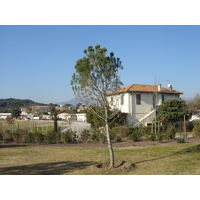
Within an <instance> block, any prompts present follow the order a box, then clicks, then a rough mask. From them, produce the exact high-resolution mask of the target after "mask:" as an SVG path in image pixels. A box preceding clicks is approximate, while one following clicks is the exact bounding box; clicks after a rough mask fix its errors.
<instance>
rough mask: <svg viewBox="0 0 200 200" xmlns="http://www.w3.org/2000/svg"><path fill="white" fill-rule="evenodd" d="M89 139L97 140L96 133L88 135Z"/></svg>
mask: <svg viewBox="0 0 200 200" xmlns="http://www.w3.org/2000/svg"><path fill="white" fill-rule="evenodd" d="M89 139H90V140H92V141H97V140H98V135H97V134H96V133H92V134H91V135H90V137H89Z"/></svg>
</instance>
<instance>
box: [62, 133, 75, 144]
mask: <svg viewBox="0 0 200 200" xmlns="http://www.w3.org/2000/svg"><path fill="white" fill-rule="evenodd" d="M73 140H74V132H73V131H71V130H67V131H65V132H63V133H62V134H61V141H62V142H64V143H68V142H72V141H73Z"/></svg>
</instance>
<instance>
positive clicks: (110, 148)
mask: <svg viewBox="0 0 200 200" xmlns="http://www.w3.org/2000/svg"><path fill="white" fill-rule="evenodd" d="M105 116H106V120H105V123H106V126H105V127H106V134H107V141H108V149H109V153H110V168H114V152H113V148H112V142H111V139H110V129H109V126H108V108H107V107H105Z"/></svg>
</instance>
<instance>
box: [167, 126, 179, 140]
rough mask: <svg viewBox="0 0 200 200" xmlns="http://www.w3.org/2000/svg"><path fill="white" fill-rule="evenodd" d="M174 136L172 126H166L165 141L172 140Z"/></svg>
mask: <svg viewBox="0 0 200 200" xmlns="http://www.w3.org/2000/svg"><path fill="white" fill-rule="evenodd" d="M175 135H176V128H175V127H174V126H167V130H166V135H165V139H167V140H169V139H170V140H172V139H174V138H175Z"/></svg>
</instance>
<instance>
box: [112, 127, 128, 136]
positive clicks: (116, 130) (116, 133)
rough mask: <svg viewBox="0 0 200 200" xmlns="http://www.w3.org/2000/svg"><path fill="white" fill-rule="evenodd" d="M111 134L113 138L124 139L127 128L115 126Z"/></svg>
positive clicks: (126, 134)
mask: <svg viewBox="0 0 200 200" xmlns="http://www.w3.org/2000/svg"><path fill="white" fill-rule="evenodd" d="M111 133H112V134H113V136H115V137H116V136H119V137H121V138H126V137H127V136H128V133H129V128H128V127H127V126H116V127H114V128H112V130H111Z"/></svg>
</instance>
